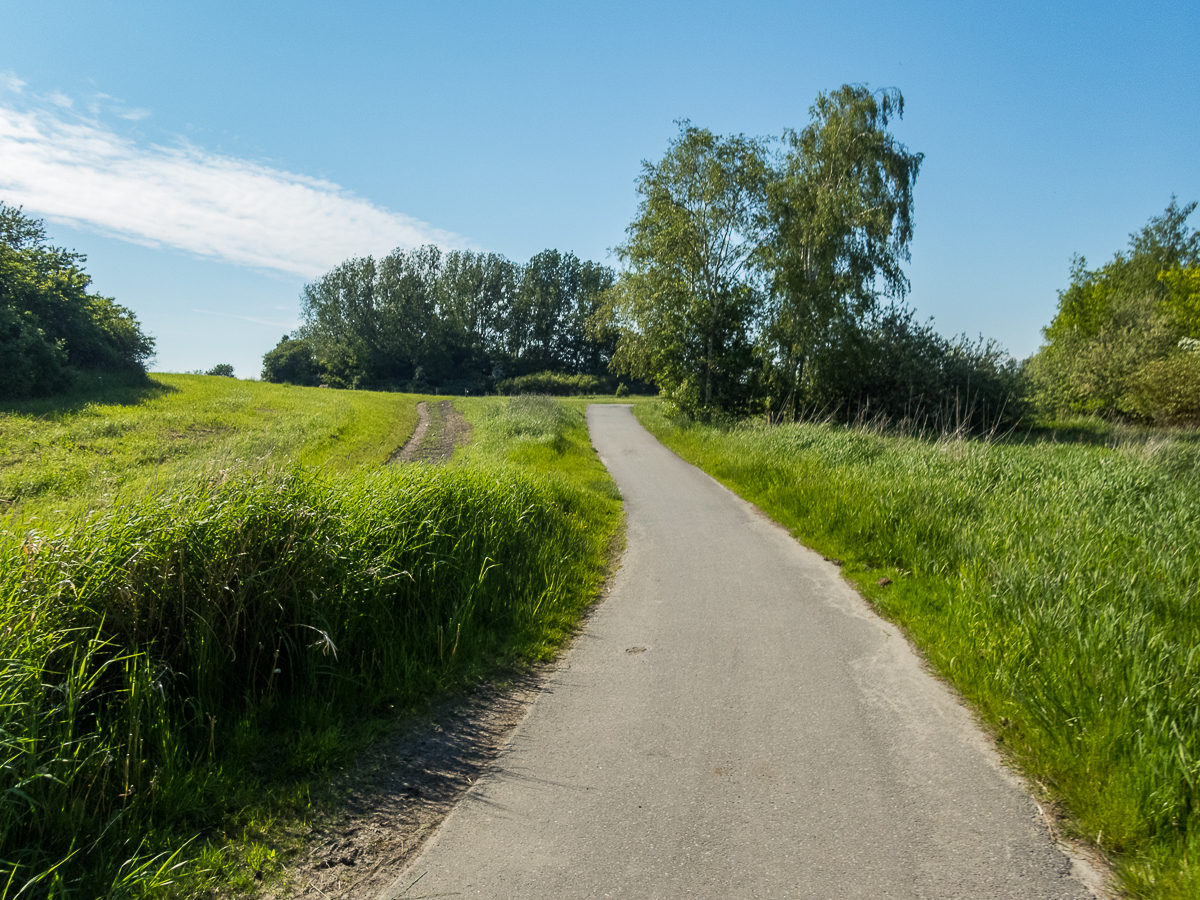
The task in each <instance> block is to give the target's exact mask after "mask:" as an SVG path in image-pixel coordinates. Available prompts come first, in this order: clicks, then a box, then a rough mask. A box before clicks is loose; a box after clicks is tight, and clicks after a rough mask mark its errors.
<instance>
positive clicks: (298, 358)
mask: <svg viewBox="0 0 1200 900" xmlns="http://www.w3.org/2000/svg"><path fill="white" fill-rule="evenodd" d="M321 375H322V370H321V366H320V364H319V363H318V362H317V358H316V357H315V356H314V355H313V351H312V345H311V344H309V342H308V341H297V340H292V339H291V338H289V337H288V336H287V335H286V334H285V335H284V336H283V338H282V339H281V340H280V341H279V343H278V344H276V345H275V349H273V350H269V351H267V353H266V354H265V355H264V356H263V369H262V380H263V381H271V382H274V383H276V384H298V385H303V386H306V387H316V386H317V385H319V384H320V383H321Z"/></svg>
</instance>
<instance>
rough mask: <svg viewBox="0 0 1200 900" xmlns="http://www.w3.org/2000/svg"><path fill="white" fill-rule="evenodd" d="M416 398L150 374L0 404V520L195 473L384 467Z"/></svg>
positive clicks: (60, 511)
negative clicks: (138, 381)
mask: <svg viewBox="0 0 1200 900" xmlns="http://www.w3.org/2000/svg"><path fill="white" fill-rule="evenodd" d="M418 399H420V398H418V397H414V396H412V395H409V394H381V393H371V392H367V391H333V390H321V389H319V388H304V387H293V386H290V385H278V384H266V383H262V382H256V381H237V380H234V379H232V378H219V377H216V376H206V375H164V374H156V375H152V376H151V378H150V381H149V383H148V384H145V385H137V386H130V385H125V384H120V383H118V384H114V385H111V386H108V387H106V386H105V385H104V384H103V382H100V381H93V382H92V384H91V385H89V388H88V389H87V390H86V391H84V392H81V393H80V394H78V395H76V396H73V397H68V398H65V399H63V398H57V399H53V400H50V399H47V400H30V401H25V402H22V403H9V404H6V405H3V406H0V516H4V515H5V514H7V517H8V518H18V519H21V520H29V519H30V518H32V517H39V516H43V515H44V516H49V517H50V518H51V519H54V518H58V517H61V516H62V515H64V514H75V515H78V514H81V513H84V512H86V511H87V510H88V509H90V508H92V507H94V506H103V505H105V504H106V503H108V502H110V501H111V500H112V498H113V497H115V496H117V495H118V494H120V493H122V492H128V493H132V494H137V493H139V492H142V491H156V490H157V491H161V490H166V489H169V488H171V487H173V486H175V485H177V484H182V483H184V482H186V481H188V480H189V479H194V478H196V477H198V476H200V475H201V474H205V473H211V472H215V471H220V470H222V469H230V470H244V469H247V468H268V467H271V466H284V467H287V466H291V465H293V464H295V463H302V464H304V465H309V466H318V467H324V468H328V469H329V470H330V471H334V472H344V471H349V470H351V469H354V468H356V467H357V466H359V465H362V464H379V463H382V462H384V461H386V460H387V458H388V456H389V455H390V454H391V453H392V452H393V451H394V450H395V449H396V448H398V447H399V446H400V445H401V444H403V443H404V440H405V439H406V438H407V437H408V435H409V434H411V433H412V430H413V428H414V427H415V425H416V422H417V413H416V403H417V400H418Z"/></svg>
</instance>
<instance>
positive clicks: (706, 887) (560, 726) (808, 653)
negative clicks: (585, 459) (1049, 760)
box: [381, 406, 1090, 900]
mask: <svg viewBox="0 0 1200 900" xmlns="http://www.w3.org/2000/svg"><path fill="white" fill-rule="evenodd" d="M588 420H589V423H590V426H591V431H592V440H593V442H594V444H595V446H596V448H597V449H598V450H599V452H600V455H601V457H602V458H603V460H604V462H605V464H606V465H607V466H608V467H609V470H610V471H611V472H612V474H613V476H614V478H616V480H617V484H618V485H619V486H620V488H621V492H622V494H623V496H624V497H625V503H626V506H625V510H626V516H627V525H628V549H627V550H626V554H625V558H624V562H623V566H622V568H621V570H620V572H619V573H618V575H617V576H616V580H615V583H614V585H613V589H612V592H611V594H610V596H609V597H608V599H607V600H606V601H605V602H604V604H603V605H602V606H601V607H600V608H599V609H598V610H597V612H596V614H595V616H594V617H593V618H592V620H591V622H590V623H589V625H588V628H587V631H586V632H585V633H584V634H583V636H582V637H581V638H580V639H579V641H578V643H577V645H576V646H575V647H574V649H572V651H571V653H570V655H569V656H568V657H567V659H566V661H565V662H564V664H563V665H562V666H561V667H560V669H559V670H558V672H557V674H556V675H555V677H554V678H553V679H552V680H551V682H550V685H549V689H548V693H547V694H546V695H545V696H543V697H542V698H541V699H540V700H539V701H538V702H537V704H536V705H535V706H534V707H533V710H532V712H531V713H530V715H529V717H528V719H527V720H526V721H525V723H524V725H523V726H522V727H521V728H520V729H519V730H518V732H517V734H516V737H515V738H514V740H513V742H512V744H511V746H510V747H509V749H508V750H507V751H506V752H505V753H504V754H503V755H502V756H501V757H500V759H499V761H498V763H497V765H496V767H495V769H494V770H493V771H492V772H491V774H489V775H488V776H486V777H485V778H483V779H481V780H480V782H479V783H478V784H477V785H476V786H475V788H474V789H472V791H471V792H470V793H468V794H467V796H466V799H464V800H463V802H462V803H461V804H460V805H459V806H458V808H457V809H456V810H455V811H454V812H453V813H452V814H451V815H450V817H449V818H448V819H447V820H446V822H445V824H444V825H443V827H442V829H441V831H440V832H439V833H438V834H437V835H436V836H435V837H434V838H433V839H432V840H431V841H430V843H429V844H428V845H427V847H426V849H425V851H424V853H423V854H422V855H421V856H420V857H419V858H418V859H417V860H416V861H415V863H414V864H413V865H412V866H410V868H409V869H408V870H407V871H406V872H405V873H404V874H403V875H402V876H401V877H400V878H399V879H397V881H396V883H395V884H394V885H393V886H392V887H391V888H390V889H389V890H388V891H386V892H385V893H384V894H383V895H381V898H389V900H390V898H392V897H398V896H404V897H406V898H412V897H435V896H437V897H444V896H462V897H485V898H492V900H502V898H521V900H563V898H576V897H578V898H602V897H617V898H629V900H657V898H663V900H668V898H669V900H675V898H685V897H697V898H714V900H715V898H721V900H731V898H759V897H771V898H775V897H789V898H792V897H794V898H830V900H832V898H838V900H841V898H858V897H862V898H872V900H880V898H930V900H940V898H970V900H999V898H1038V900H1047V898H1086V897H1089V896H1090V894H1089V893H1088V892H1087V891H1086V890H1085V889H1084V888H1083V887H1082V885H1081V884H1080V883H1079V882H1077V881H1076V880H1074V879H1073V878H1071V877H1070V875H1069V874H1068V873H1069V870H1070V864H1069V862H1068V860H1067V859H1066V858H1065V857H1064V856H1063V855H1062V854H1061V853H1060V852H1059V850H1058V849H1056V848H1055V847H1054V845H1053V844H1052V843H1051V842H1050V840H1049V838H1048V837H1047V835H1046V832H1045V830H1044V828H1043V827H1042V826H1041V823H1040V819H1039V817H1038V814H1037V809H1036V807H1035V806H1034V804H1033V802H1032V801H1031V800H1030V799H1029V798H1028V797H1026V796H1025V795H1024V794H1023V793H1022V792H1021V791H1020V790H1019V788H1018V787H1017V786H1015V785H1014V784H1013V782H1012V781H1011V779H1010V778H1008V777H1007V776H1006V774H1005V773H1004V772H1003V770H1002V769H1001V768H1000V767H999V766H998V764H997V762H996V760H995V759H994V754H992V752H991V751H990V750H989V748H988V746H987V744H986V740H985V739H984V738H983V736H982V735H980V734H979V733H978V731H977V730H976V729H975V728H974V726H973V725H972V723H971V721H970V719H969V717H968V716H967V715H966V713H964V711H963V710H962V709H961V707H960V706H959V705H958V704H957V703H956V702H955V701H954V699H953V698H952V697H950V696H949V694H948V693H947V692H946V691H945V690H944V689H943V688H942V687H941V686H940V685H939V684H938V683H937V682H936V681H935V680H934V679H932V678H931V677H929V676H928V675H926V674H925V673H924V672H923V671H922V669H921V667H920V665H919V664H918V662H917V660H916V659H915V657H914V656H913V654H912V652H911V651H910V650H909V648H908V646H907V644H906V643H905V641H904V639H903V638H902V637H901V636H900V635H899V633H898V632H897V631H896V629H895V628H893V627H891V626H890V625H888V624H886V623H884V622H882V621H881V620H879V619H878V618H876V617H875V616H874V615H873V614H871V612H870V611H869V610H868V608H867V607H866V606H865V604H864V603H863V602H862V601H861V600H860V599H859V598H858V596H857V595H856V594H855V593H854V592H853V591H851V590H850V589H849V588H848V587H847V586H846V585H845V584H844V583H843V582H842V581H841V579H840V578H839V577H838V572H837V570H836V569H835V568H834V567H833V566H832V565H830V564H829V563H826V562H823V561H822V560H821V558H820V557H819V556H817V555H815V554H814V553H812V552H811V551H809V550H806V549H805V548H803V547H801V546H799V545H798V544H796V542H795V541H793V540H792V539H791V538H790V537H789V536H788V535H787V533H786V532H784V531H783V530H782V529H780V528H778V527H777V526H775V525H773V524H772V523H770V522H769V521H768V520H767V519H766V518H764V517H763V516H762V515H761V514H759V513H758V512H757V511H756V510H755V509H754V508H753V507H751V506H750V505H748V504H746V503H744V502H742V501H741V500H739V499H738V498H737V497H735V496H734V495H733V494H731V493H729V492H728V491H727V490H725V489H724V488H723V487H721V486H720V485H718V484H717V483H716V482H714V481H713V480H711V479H710V478H709V477H708V476H706V475H704V474H703V473H701V472H700V471H699V470H697V469H695V468H693V467H692V466H690V465H688V464H686V463H684V462H682V461H681V460H680V459H678V458H677V457H676V456H674V455H673V454H672V453H670V452H669V451H667V450H666V449H665V448H663V447H662V445H660V444H659V443H658V442H656V441H655V440H654V439H653V438H652V437H651V436H650V435H649V434H648V433H647V432H645V431H644V430H643V429H642V428H641V426H640V425H638V424H637V422H636V420H635V419H634V418H633V416H632V414H631V413H630V410H629V408H628V407H624V406H592V407H591V408H590V409H589V411H588ZM423 873H424V874H423ZM422 874H423V877H421V879H420V881H419V882H417V883H416V884H415V885H413V884H412V883H413V881H414V880H416V879H417V878H418V877H419V876H422ZM406 890H407V892H406V893H405V891H406Z"/></svg>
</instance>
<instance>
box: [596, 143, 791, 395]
mask: <svg viewBox="0 0 1200 900" xmlns="http://www.w3.org/2000/svg"><path fill="white" fill-rule="evenodd" d="M766 175H767V171H766V164H765V160H764V150H763V146H762V144H761V143H760V142H758V141H754V140H751V139H749V138H746V137H745V136H743V135H738V136H735V137H729V138H721V137H718V136H716V135H714V134H713V133H712V132H710V131H708V130H707V129H702V128H696V127H694V126H692V125H691V123H689V122H687V121H682V122H680V123H679V135H678V136H677V137H676V138H675V139H674V140H672V142H671V145H670V147H669V148H668V150H667V153H666V155H665V156H664V157H663V158H662V159H661V160H660V161H659V162H657V163H649V162H646V163H643V164H642V176H641V178H640V179H639V180H638V193H639V194H640V195H641V197H642V200H641V202H640V204H639V206H638V216H637V218H636V219H635V220H634V221H633V223H632V224H630V226H629V228H628V229H626V234H627V235H628V237H627V239H626V241H625V243H624V244H622V245H621V246H619V247H618V248H617V253H618V255H619V256H620V258H621V260H622V262H624V263H626V264H627V266H628V269H627V270H626V271H625V272H623V273H622V275H621V279H620V282H619V283H618V284H617V285H616V287H615V288H614V289H613V290H612V291H611V292H610V293H609V295H608V297H607V303H606V306H605V308H604V311H603V312H602V313H600V319H601V324H600V325H598V326H594V328H596V330H597V331H599V332H607V331H611V330H614V329H615V330H617V331H619V332H620V342H619V344H618V345H617V350H616V353H615V354H614V356H613V362H612V370H613V371H614V372H617V373H627V374H630V375H632V376H633V377H635V378H639V379H643V380H650V381H654V382H655V383H656V384H658V385H659V386H660V387H661V388H662V391H663V393H664V395H665V396H668V397H670V398H671V399H672V400H673V401H674V402H675V403H676V404H677V405H679V406H680V407H681V408H682V409H685V410H688V411H689V412H696V411H698V410H701V409H708V408H720V409H738V408H743V407H744V406H745V405H746V404H747V402H748V401H749V399H750V397H751V385H750V373H751V370H752V368H753V350H752V327H753V322H754V319H755V316H756V315H757V312H758V309H759V306H760V304H761V300H762V295H761V292H760V291H759V290H757V289H756V286H755V285H754V283H753V281H752V280H751V278H750V274H751V271H750V263H751V261H752V258H753V254H754V253H755V251H756V248H757V246H758V242H759V238H758V231H759V228H760V226H761V214H760V210H761V206H762V202H763V189H764V183H765V179H766Z"/></svg>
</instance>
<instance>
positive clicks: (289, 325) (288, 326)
mask: <svg viewBox="0 0 1200 900" xmlns="http://www.w3.org/2000/svg"><path fill="white" fill-rule="evenodd" d="M275 308H276V309H280V307H278V306H277V307H275ZM192 312H194V313H201V314H202V315H206V316H220V317H221V318H222V319H239V320H241V321H242V322H253V323H254V324H255V325H269V326H270V327H272V328H282V329H284V330H285V331H291V330H292V329H293V328H295V327H296V326H297V325H299V324H300V321H299V320H298V319H291V320H290V321H287V322H282V321H280V320H278V319H260V318H256V317H255V316H239V315H237V314H235V313H223V312H214V311H213V310H211V309H193V310H192Z"/></svg>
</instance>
